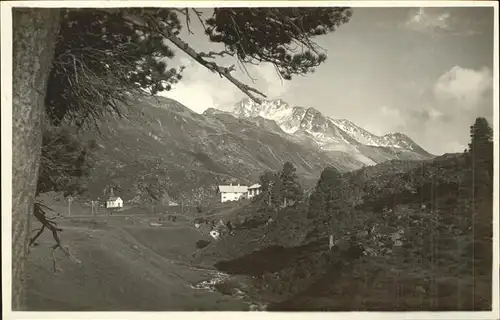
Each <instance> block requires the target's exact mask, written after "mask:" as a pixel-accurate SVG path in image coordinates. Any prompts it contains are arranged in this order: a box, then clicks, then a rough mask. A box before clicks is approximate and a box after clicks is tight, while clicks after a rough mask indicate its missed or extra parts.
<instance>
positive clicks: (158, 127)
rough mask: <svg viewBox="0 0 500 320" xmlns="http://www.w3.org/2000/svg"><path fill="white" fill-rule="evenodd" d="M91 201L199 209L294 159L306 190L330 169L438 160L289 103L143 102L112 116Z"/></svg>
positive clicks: (399, 140) (105, 122)
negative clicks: (221, 192)
mask: <svg viewBox="0 0 500 320" xmlns="http://www.w3.org/2000/svg"><path fill="white" fill-rule="evenodd" d="M100 131H101V133H100V134H99V135H97V137H96V134H95V133H94V132H88V133H87V134H88V137H89V138H95V139H96V140H97V143H98V145H99V150H98V151H97V154H96V159H97V163H96V166H95V168H94V170H93V172H92V174H91V176H90V181H89V185H88V187H89V188H88V190H89V191H88V194H87V196H88V197H91V198H96V197H103V196H105V195H106V194H107V193H109V189H110V187H113V189H114V190H115V191H117V192H118V193H119V194H120V195H121V196H122V198H124V199H125V200H128V202H134V201H136V202H138V203H140V202H142V203H143V202H145V201H146V202H147V201H150V200H151V199H156V200H158V199H169V200H171V199H172V200H177V201H178V200H183V201H185V203H199V202H200V201H204V200H205V199H208V198H210V197H214V196H215V190H216V186H217V184H220V183H229V182H234V183H236V182H237V183H253V182H256V181H257V180H258V177H259V175H260V174H262V173H263V172H264V171H266V170H273V171H274V170H279V169H281V167H282V166H283V164H284V163H285V162H287V161H290V162H292V163H293V164H294V166H295V167H296V168H297V174H298V176H299V177H300V179H301V182H302V183H304V185H305V186H312V185H314V183H315V182H316V180H317V178H318V177H319V174H320V173H321V171H322V170H323V168H324V167H325V166H334V167H336V168H337V169H338V170H340V171H342V172H347V171H352V170H356V169H359V168H362V167H364V166H367V165H368V166H369V165H374V164H377V163H382V162H385V161H388V160H392V159H400V160H423V159H429V158H432V157H433V156H432V155H431V154H429V153H428V152H426V151H425V150H424V149H422V148H421V147H420V146H418V145H417V144H416V143H415V142H414V141H412V140H411V139H410V138H409V137H407V136H406V135H403V134H400V133H394V134H387V135H384V136H381V137H379V136H376V135H374V134H372V133H370V132H368V131H366V130H364V129H363V128H360V127H358V126H356V125H355V124H353V123H352V122H350V121H348V120H336V119H332V118H329V117H326V116H324V115H323V114H321V112H319V111H318V110H316V109H314V108H303V107H298V106H291V105H289V104H288V103H286V102H284V101H282V100H270V101H263V102H262V103H261V104H256V103H254V102H253V101H251V100H248V99H245V100H242V101H241V102H239V103H237V104H236V105H235V106H234V108H233V110H231V111H229V112H227V111H222V110H217V109H207V110H206V111H205V112H204V113H203V114H198V113H195V112H193V111H192V110H190V109H189V108H187V107H186V106H184V105H182V104H181V103H179V102H177V101H175V100H172V99H169V98H165V97H147V98H141V99H139V100H138V101H137V102H135V103H133V104H131V105H130V106H127V107H124V110H123V118H118V117H116V116H111V115H110V116H107V117H105V118H104V119H102V121H101V123H100Z"/></svg>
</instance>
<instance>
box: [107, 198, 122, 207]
mask: <svg viewBox="0 0 500 320" xmlns="http://www.w3.org/2000/svg"><path fill="white" fill-rule="evenodd" d="M106 208H123V200H122V199H121V198H120V197H114V196H112V197H109V199H108V200H107V201H106Z"/></svg>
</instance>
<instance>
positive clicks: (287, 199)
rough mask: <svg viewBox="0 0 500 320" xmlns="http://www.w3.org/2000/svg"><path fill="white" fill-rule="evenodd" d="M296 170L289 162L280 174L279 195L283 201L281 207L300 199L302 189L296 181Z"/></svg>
mask: <svg viewBox="0 0 500 320" xmlns="http://www.w3.org/2000/svg"><path fill="white" fill-rule="evenodd" d="M296 170H297V169H296V168H295V167H294V166H293V164H292V163H291V162H287V163H285V164H284V166H283V169H282V170H281V172H280V181H281V190H280V195H281V197H282V200H283V207H286V206H287V205H289V204H293V203H295V202H297V201H300V199H301V198H302V188H301V187H300V184H299V182H298V181H297V174H296Z"/></svg>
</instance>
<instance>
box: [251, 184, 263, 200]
mask: <svg viewBox="0 0 500 320" xmlns="http://www.w3.org/2000/svg"><path fill="white" fill-rule="evenodd" d="M261 191H262V186H261V185H260V184H258V183H256V184H252V185H251V186H250V187H248V199H251V198H253V197H255V196H257V195H259V194H260V192H261Z"/></svg>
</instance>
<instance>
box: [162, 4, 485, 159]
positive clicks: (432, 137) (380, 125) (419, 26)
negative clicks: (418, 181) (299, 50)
mask: <svg viewBox="0 0 500 320" xmlns="http://www.w3.org/2000/svg"><path fill="white" fill-rule="evenodd" d="M205 12H210V10H209V9H206V10H205ZM493 19H494V11H493V8H480V7H461V8H456V7H442V8H435V7H433V8H417V7H412V8H353V15H352V18H351V20H350V21H349V22H348V23H347V24H344V25H342V26H340V27H339V28H338V29H337V30H336V31H335V32H333V33H330V34H327V35H324V36H319V37H316V38H315V41H316V42H317V43H318V44H319V45H320V46H321V47H322V48H324V49H325V50H326V54H327V56H328V59H327V61H326V62H325V63H324V64H323V65H321V66H319V67H318V68H317V70H316V72H314V73H312V74H308V75H306V76H304V77H303V76H296V77H294V78H293V79H292V80H290V81H285V80H281V79H280V78H279V77H278V76H277V74H276V72H275V71H274V67H273V66H272V65H269V64H264V65H259V66H254V65H252V66H248V67H247V69H248V72H249V74H250V75H251V77H252V78H254V79H256V80H253V79H252V78H250V77H249V76H248V75H247V74H246V73H245V72H243V69H240V68H239V67H238V65H236V68H237V71H236V72H235V73H234V76H235V77H236V78H238V79H239V80H241V81H243V82H245V83H247V84H248V85H251V86H253V87H255V88H257V89H259V90H260V91H262V92H263V93H265V94H266V95H267V96H268V98H269V99H278V98H280V99H283V100H285V101H286V102H288V103H289V104H291V105H296V106H302V107H314V108H316V109H318V110H319V111H321V112H322V113H323V114H324V115H326V116H329V117H331V118H336V119H348V120H350V121H352V122H354V123H355V124H357V125H358V126H360V127H362V128H364V129H366V130H368V131H370V132H372V133H374V134H377V135H383V134H385V133H389V132H401V133H404V134H407V135H408V136H409V137H410V138H412V139H413V140H414V141H415V142H416V143H418V144H419V145H421V146H422V147H423V148H424V149H426V150H427V151H429V152H431V153H434V154H443V153H447V152H462V151H463V150H464V148H466V146H467V143H468V142H469V127H470V125H471V124H472V123H473V122H474V120H475V118H476V117H479V116H481V117H485V118H487V119H488V121H489V122H490V124H491V125H493V46H494V42H493V41H494V31H493V26H494V20H493ZM191 30H192V31H193V32H194V34H190V33H188V32H187V30H184V31H183V33H182V34H181V36H182V38H183V39H184V40H185V41H186V42H188V43H189V44H190V45H191V46H192V47H193V48H195V49H196V50H202V51H206V50H215V49H220V47H217V46H214V45H213V44H210V43H209V42H208V39H207V37H206V36H205V35H204V34H203V31H202V28H201V25H199V24H197V23H196V21H195V19H194V18H193V19H192V22H191ZM219 62H220V63H222V64H224V65H227V66H229V65H231V64H235V63H236V62H235V61H233V60H230V59H225V60H219ZM167 63H168V64H169V66H177V65H179V64H181V65H184V66H185V67H186V69H185V71H184V74H183V79H182V81H181V82H180V83H179V84H177V85H176V86H175V87H174V88H173V89H172V90H171V91H169V92H167V93H164V94H162V95H165V96H167V97H171V98H173V99H176V100H178V101H179V102H181V103H183V104H184V105H186V106H187V107H189V108H190V109H192V110H193V111H195V112H198V113H202V112H203V111H204V110H206V109H207V108H218V109H223V110H230V109H231V108H232V107H233V106H234V104H235V103H237V102H239V101H240V100H241V99H243V98H245V97H246V96H245V94H244V93H242V92H240V91H239V90H238V89H237V88H236V87H235V86H234V85H232V84H231V83H230V82H229V81H227V80H226V79H223V78H221V77H220V76H219V75H217V74H214V73H212V72H210V71H208V70H207V69H205V68H204V67H203V66H201V65H199V64H198V63H197V62H195V61H193V60H191V59H189V57H187V55H185V54H184V53H183V52H177V54H176V57H175V58H174V59H173V60H170V61H167Z"/></svg>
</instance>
